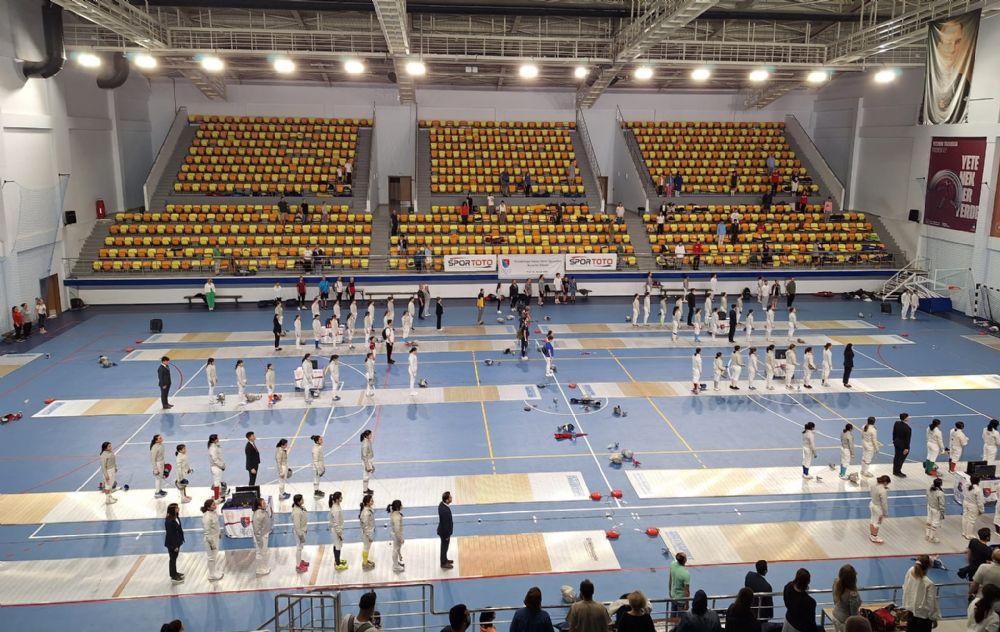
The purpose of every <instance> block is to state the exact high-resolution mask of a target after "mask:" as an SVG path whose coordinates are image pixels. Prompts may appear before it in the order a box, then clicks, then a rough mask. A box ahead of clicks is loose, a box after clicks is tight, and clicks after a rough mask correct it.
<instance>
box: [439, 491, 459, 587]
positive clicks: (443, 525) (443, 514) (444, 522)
mask: <svg viewBox="0 0 1000 632" xmlns="http://www.w3.org/2000/svg"><path fill="white" fill-rule="evenodd" d="M450 504H451V492H445V493H443V494H441V504H440V505H438V529H437V533H438V537H439V538H441V568H454V566H455V563H454V562H453V561H452V560H449V559H448V545H449V544H451V534H452V532H453V531H454V530H455V523H454V522H452V519H451V507H449V506H448V505H450Z"/></svg>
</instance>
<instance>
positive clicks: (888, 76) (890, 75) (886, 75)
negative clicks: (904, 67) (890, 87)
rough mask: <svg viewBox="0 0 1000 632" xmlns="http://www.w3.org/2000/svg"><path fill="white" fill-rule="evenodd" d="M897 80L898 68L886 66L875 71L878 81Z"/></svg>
mask: <svg viewBox="0 0 1000 632" xmlns="http://www.w3.org/2000/svg"><path fill="white" fill-rule="evenodd" d="M895 80H896V70H895V69H893V68H886V69H885V70H880V71H878V72H877V73H875V82H876V83H892V82H893V81H895Z"/></svg>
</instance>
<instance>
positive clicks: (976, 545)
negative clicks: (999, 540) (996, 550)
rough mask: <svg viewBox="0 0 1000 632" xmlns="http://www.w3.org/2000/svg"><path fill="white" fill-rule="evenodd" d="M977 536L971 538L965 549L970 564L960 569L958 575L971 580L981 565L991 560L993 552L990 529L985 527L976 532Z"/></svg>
mask: <svg viewBox="0 0 1000 632" xmlns="http://www.w3.org/2000/svg"><path fill="white" fill-rule="evenodd" d="M976 536H977V539H973V540H969V546H968V548H967V549H966V551H965V553H966V560H967V561H968V565H966V566H963V567H962V568H960V569H958V576H959V577H961V578H962V579H967V580H970V581H971V580H972V578H973V577H975V575H976V571H978V570H979V567H980V566H982V565H983V564H986V563H987V562H989V561H990V556H991V555H992V552H993V550H992V548H990V530H989V529H988V528H986V527H983V528H982V529H980V530H979V531H977V532H976Z"/></svg>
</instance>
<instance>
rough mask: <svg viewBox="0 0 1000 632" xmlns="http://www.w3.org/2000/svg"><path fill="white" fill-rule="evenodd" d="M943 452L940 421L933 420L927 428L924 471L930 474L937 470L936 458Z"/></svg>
mask: <svg viewBox="0 0 1000 632" xmlns="http://www.w3.org/2000/svg"><path fill="white" fill-rule="evenodd" d="M942 452H944V435H943V434H942V433H941V420H940V419H934V420H932V421H931V424H930V426H928V428H927V461H928V463H925V464H924V469H925V470H926V471H927V472H928V473H930V472H931V471H932V470H934V469H936V468H937V459H938V456H939V455H940V454H941V453H942Z"/></svg>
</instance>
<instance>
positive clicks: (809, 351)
mask: <svg viewBox="0 0 1000 632" xmlns="http://www.w3.org/2000/svg"><path fill="white" fill-rule="evenodd" d="M815 370H816V358H815V357H813V348H812V347H806V350H805V353H803V354H802V386H804V387H805V388H812V376H813V371H815Z"/></svg>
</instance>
